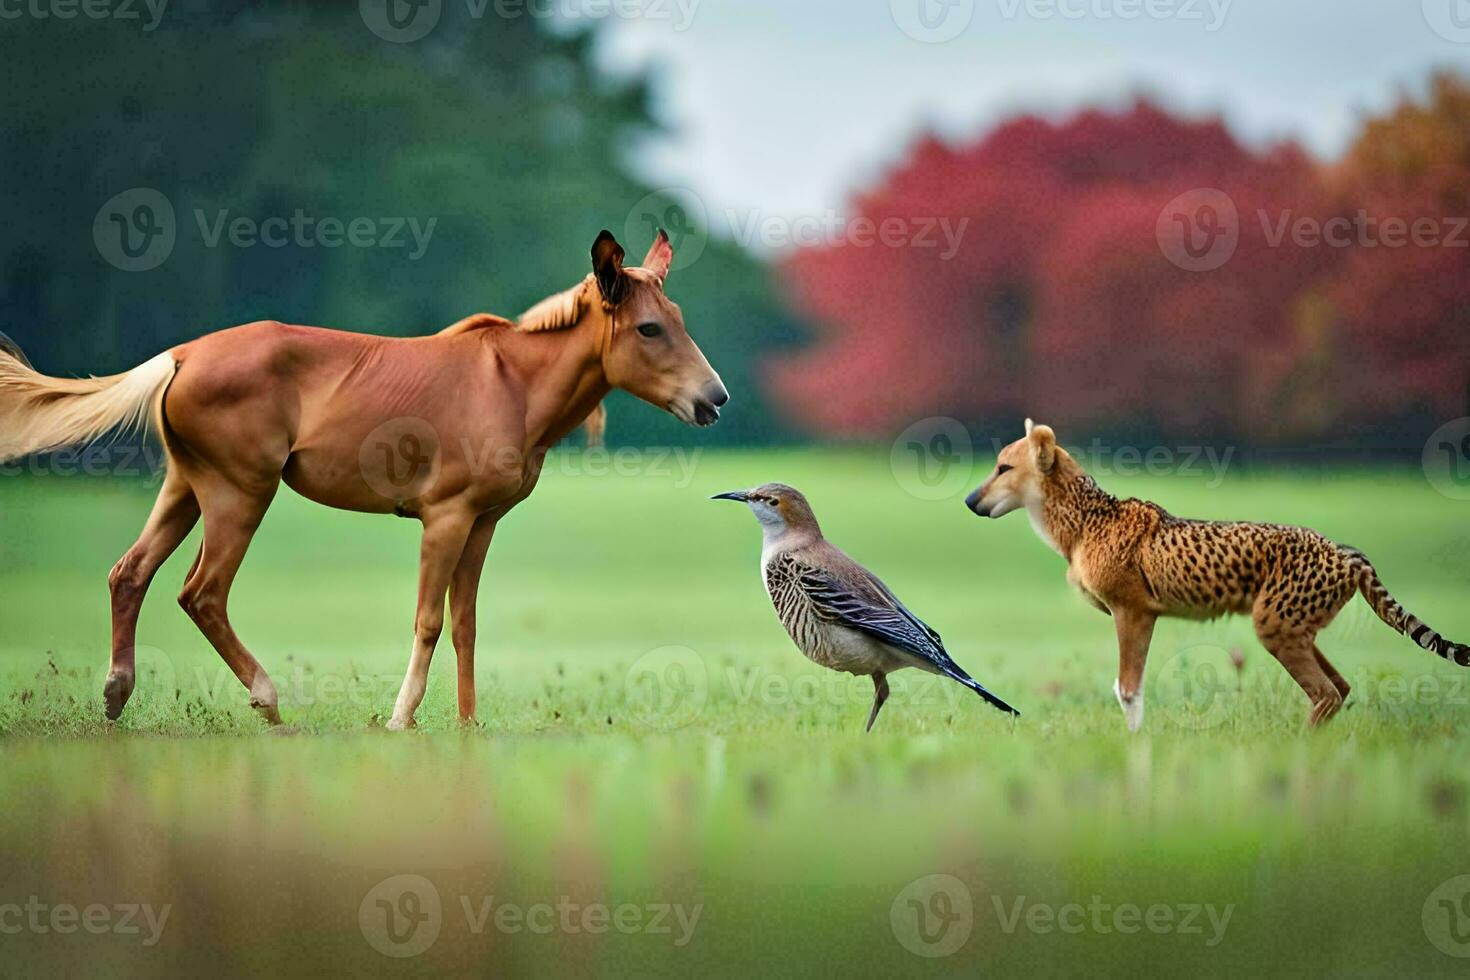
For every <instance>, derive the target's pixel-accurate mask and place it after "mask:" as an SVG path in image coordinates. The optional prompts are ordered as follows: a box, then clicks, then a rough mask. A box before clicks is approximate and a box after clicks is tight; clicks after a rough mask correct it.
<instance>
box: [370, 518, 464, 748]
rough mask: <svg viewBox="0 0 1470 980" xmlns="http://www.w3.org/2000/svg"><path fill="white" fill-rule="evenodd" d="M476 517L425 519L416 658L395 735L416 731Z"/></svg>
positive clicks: (397, 709)
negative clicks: (448, 599)
mask: <svg viewBox="0 0 1470 980" xmlns="http://www.w3.org/2000/svg"><path fill="white" fill-rule="evenodd" d="M474 520H475V515H474V514H470V513H465V512H461V511H458V510H456V511H448V512H433V513H432V515H430V514H426V515H425V516H424V539H423V544H422V545H421V547H420V549H419V598H418V606H417V609H416V611H415V613H414V618H413V655H412V656H411V657H410V658H409V661H408V674H407V675H406V676H405V677H404V678H403V687H401V688H399V690H398V701H397V703H395V704H394V705H393V718H392V719H391V720H390V721H389V722H388V727H389V728H390V729H392V730H394V731H402V730H403V729H405V728H412V727H413V724H414V721H413V713H414V712H415V711H417V710H418V706H419V703H420V702H421V701H423V700H424V689H425V688H426V687H427V686H428V683H429V659H430V658H431V657H433V656H434V647H435V645H436V644H438V642H439V634H440V633H441V632H443V630H444V593H445V592H446V591H447V590H448V588H449V580H450V577H451V576H452V575H453V573H454V567H455V565H456V564H457V563H458V562H459V557H460V555H462V554H463V553H464V549H465V542H466V540H467V539H468V537H469V533H470V528H471V527H472V526H473V524H474Z"/></svg>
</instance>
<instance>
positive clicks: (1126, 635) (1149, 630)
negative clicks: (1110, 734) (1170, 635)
mask: <svg viewBox="0 0 1470 980" xmlns="http://www.w3.org/2000/svg"><path fill="white" fill-rule="evenodd" d="M1156 619H1157V617H1155V616H1154V614H1153V613H1150V612H1141V611H1139V610H1136V609H1130V608H1127V607H1119V608H1118V609H1117V610H1116V611H1115V612H1114V613H1113V625H1114V626H1115V627H1116V628H1117V633H1118V679H1117V680H1115V681H1114V682H1113V695H1114V696H1115V697H1116V698H1117V699H1118V707H1120V708H1122V709H1123V720H1124V722H1125V723H1126V724H1127V725H1128V730H1129V731H1130V732H1136V731H1138V730H1139V729H1140V728H1142V727H1143V665H1144V663H1145V662H1147V660H1148V645H1149V642H1150V641H1151V640H1152V639H1153V635H1154V622H1155V620H1156Z"/></svg>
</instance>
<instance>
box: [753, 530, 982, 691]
mask: <svg viewBox="0 0 1470 980" xmlns="http://www.w3.org/2000/svg"><path fill="white" fill-rule="evenodd" d="M842 557H843V558H846V556H845V555H844V556H842ZM774 560H775V561H779V562H781V563H782V564H784V565H785V566H786V567H785V568H783V569H782V571H783V572H785V573H786V574H787V575H790V576H791V577H792V578H794V579H796V580H797V582H798V583H799V584H800V587H801V591H802V592H803V593H804V594H805V595H806V596H807V598H808V599H809V600H810V601H811V604H812V607H813V609H814V610H815V611H816V613H817V615H818V616H820V617H822V618H823V619H825V620H827V621H829V622H836V623H841V624H843V625H845V626H850V627H852V628H853V629H858V630H862V631H863V632H864V633H867V634H869V635H871V636H875V637H877V638H878V639H880V640H882V641H883V642H884V643H887V644H889V645H890V646H894V647H898V648H899V649H900V650H905V651H907V652H909V653H911V654H913V655H914V656H916V657H921V658H923V659H924V660H927V661H929V662H930V663H932V664H934V665H935V666H936V667H939V668H940V669H941V670H944V671H945V673H949V672H950V671H957V672H959V673H961V674H963V673H964V672H963V671H961V670H960V668H959V666H958V665H957V664H955V662H954V661H953V660H951V659H950V658H949V654H948V653H946V652H945V650H944V644H943V642H942V641H941V640H940V638H939V634H938V633H936V632H935V631H934V630H932V629H930V628H929V626H928V625H927V624H925V623H924V621H923V620H921V619H919V617H917V616H915V615H914V614H913V613H911V612H909V611H908V609H907V608H905V606H904V604H903V603H901V602H899V601H898V599H897V598H896V597H894V595H893V593H892V592H890V591H889V590H888V587H887V586H886V585H884V584H883V583H882V582H881V581H879V580H878V579H877V578H875V577H874V576H873V575H872V574H871V573H869V572H868V571H867V570H866V569H864V568H863V567H862V566H860V565H858V564H857V563H856V562H853V561H851V560H850V559H848V561H847V562H845V563H843V565H842V566H841V567H840V572H839V571H838V570H836V569H830V568H826V567H821V566H818V565H816V564H814V563H813V562H811V561H809V560H804V558H803V557H802V556H799V555H795V554H791V553H788V554H785V555H782V556H780V557H779V558H776V559H774Z"/></svg>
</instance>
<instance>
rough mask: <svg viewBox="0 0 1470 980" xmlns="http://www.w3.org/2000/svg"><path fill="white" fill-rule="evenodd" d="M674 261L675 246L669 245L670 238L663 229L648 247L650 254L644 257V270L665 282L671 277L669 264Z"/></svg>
mask: <svg viewBox="0 0 1470 980" xmlns="http://www.w3.org/2000/svg"><path fill="white" fill-rule="evenodd" d="M673 261H674V246H672V245H670V244H669V236H668V234H667V233H665V232H664V230H663V229H662V228H660V229H659V230H658V234H657V235H655V236H654V239H653V244H652V245H650V246H649V247H648V254H647V255H645V256H644V257H643V268H645V269H647V270H648V271H649V272H651V273H653V274H654V275H656V276H658V279H659V282H663V281H664V280H665V279H666V278H668V275H669V264H670V263H671V262H673Z"/></svg>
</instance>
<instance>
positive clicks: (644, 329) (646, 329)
mask: <svg viewBox="0 0 1470 980" xmlns="http://www.w3.org/2000/svg"><path fill="white" fill-rule="evenodd" d="M638 333H640V334H641V335H643V336H644V337H657V336H658V335H659V334H661V333H663V327H660V326H659V325H658V324H657V323H640V324H638Z"/></svg>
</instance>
